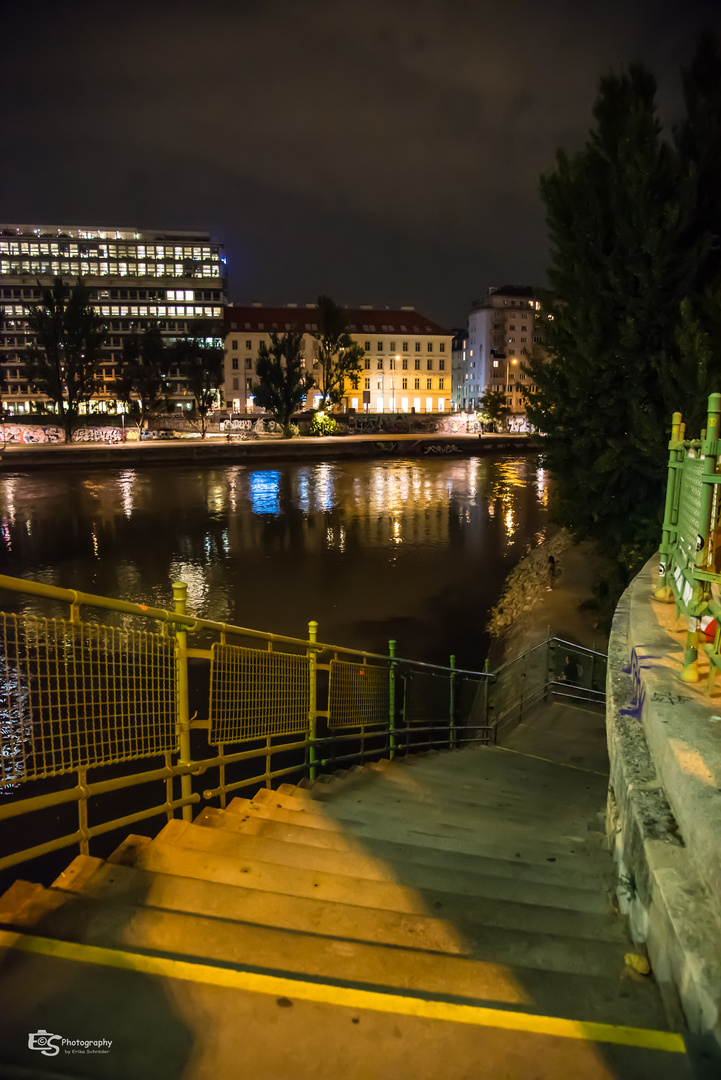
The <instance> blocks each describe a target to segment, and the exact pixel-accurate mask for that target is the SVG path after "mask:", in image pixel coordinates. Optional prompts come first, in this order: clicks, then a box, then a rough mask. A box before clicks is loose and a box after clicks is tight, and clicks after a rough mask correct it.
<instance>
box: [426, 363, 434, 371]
mask: <svg viewBox="0 0 721 1080" xmlns="http://www.w3.org/2000/svg"><path fill="white" fill-rule="evenodd" d="M426 369H427V370H428V371H433V361H432V360H426Z"/></svg>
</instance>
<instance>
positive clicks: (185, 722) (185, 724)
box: [173, 581, 193, 821]
mask: <svg viewBox="0 0 721 1080" xmlns="http://www.w3.org/2000/svg"><path fill="white" fill-rule="evenodd" d="M187 597H188V586H187V585H186V584H185V582H184V581H174V582H173V611H175V612H176V613H177V614H178V615H185V609H186V601H187ZM175 639H176V641H177V643H178V654H177V655H178V682H177V714H176V715H177V724H178V745H179V751H180V754H179V757H178V764H179V765H189V764H190V702H189V695H188V634H187V632H186V631H185V630H182V629H181V628H180V627H179V626H176V628H175ZM192 793H193V781H192V779H191V777H190V774H189V773H184V774H183V776H181V778H180V794H181V796H182V798H183V799H189V798H190V796H191V795H192ZM192 820H193V808H192V806H190V805H187V806H184V807H183V821H192Z"/></svg>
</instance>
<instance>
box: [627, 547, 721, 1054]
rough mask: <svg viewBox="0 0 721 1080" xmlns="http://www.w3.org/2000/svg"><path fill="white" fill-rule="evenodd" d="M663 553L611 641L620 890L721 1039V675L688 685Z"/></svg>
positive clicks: (679, 986) (695, 1020)
mask: <svg viewBox="0 0 721 1080" xmlns="http://www.w3.org/2000/svg"><path fill="white" fill-rule="evenodd" d="M657 566H658V560H657V559H652V560H651V561H650V562H649V563H647V564H646V566H645V567H644V568H643V570H642V571H641V573H640V574H639V575H638V576H637V577H636V578H635V579H634V581H633V582H632V583H631V585H630V586H629V588H628V589H627V590H626V592H625V593H624V594H623V596H622V598H621V601H620V603H619V605H618V608H617V610H616V614H615V617H614V623H613V629H612V632H611V638H610V642H609V664H608V682H607V730H608V747H609V758H610V786H609V796H608V815H607V829H608V836H609V842H610V844H611V849H612V851H613V852H614V854H615V858H616V862H617V867H618V884H617V897H618V901H619V905H620V907H621V910H622V911H623V912H624V913H627V914H629V916H630V919H631V926H632V930H633V933H634V937H635V938H636V940H639V941H644V942H645V943H646V945H647V948H648V953H649V957H650V959H651V962H652V964H653V968H654V971H655V974H656V977H657V978H658V980H659V981H660V982H661V983H664V982H666V983H668V982H672V983H673V984H674V985H675V987H676V990H677V992H678V996H679V998H680V1001H681V1004H682V1006H683V1008H684V1012H685V1014H686V1018H687V1021H688V1024H689V1027H690V1028H691V1030H692V1031H704V1032H709V1031H713V1032H714V1033H715V1035H716V1037H717V1039H719V1041H720V1042H721V1025H720V1023H719V1010H720V1009H721V681H720V682H719V688H718V690H714V693H713V696H709V695H708V693H707V690H706V678H705V675H706V674H707V669H705V670H704V668H703V667H702V669H701V676H702V681H701V682H699V683H698V684H695V685H689V684H688V683H684V682H682V681H681V678H680V674H681V661H682V658H683V650H684V639H685V634H686V627H685V626H683V627H682V628H681V627H679V629H678V630H677V629H676V622H675V608H674V607H673V605H667V604H663V603H660V602H658V601H655V600H654V599H653V585H654V582H655V577H656V571H657Z"/></svg>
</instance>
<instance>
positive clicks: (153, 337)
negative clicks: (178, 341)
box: [113, 323, 168, 427]
mask: <svg viewBox="0 0 721 1080" xmlns="http://www.w3.org/2000/svg"><path fill="white" fill-rule="evenodd" d="M122 363H123V366H122V369H121V373H120V377H119V378H118V379H117V380H116V382H115V384H114V386H113V393H114V394H115V396H116V397H117V398H118V400H119V401H122V402H123V404H125V405H127V407H128V411H129V413H130V416H131V418H132V419H133V420H134V421H135V422H136V423H137V424H138V426H139V427H145V426H146V424H147V421H148V418H149V417H151V416H154V415H156V414H157V413H159V412H161V411H162V409H163V408H164V407H165V406H166V402H167V398H166V392H165V391H166V371H167V367H168V351H167V347H166V345H165V342H164V341H163V336H162V334H161V333H160V330H159V328H158V325H157V323H151V324H149V325H148V326H147V327H146V328H145V329H144V330H143V332H142V334H138V333H133V334H130V335H129V336H128V337H126V338H125V340H124V342H123V361H122Z"/></svg>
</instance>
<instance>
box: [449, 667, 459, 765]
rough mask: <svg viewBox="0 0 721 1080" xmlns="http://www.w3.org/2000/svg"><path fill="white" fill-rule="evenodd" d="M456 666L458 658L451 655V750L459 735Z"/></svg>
mask: <svg viewBox="0 0 721 1080" xmlns="http://www.w3.org/2000/svg"><path fill="white" fill-rule="evenodd" d="M455 666H456V658H455V656H453V655H451V660H450V668H451V700H450V707H451V720H450V726H449V735H450V738H449V740H448V741H449V743H450V747H451V750H455V749H456V737H457V735H456V673H455V671H454V668H455Z"/></svg>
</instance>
